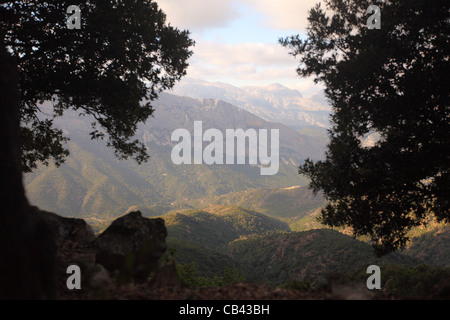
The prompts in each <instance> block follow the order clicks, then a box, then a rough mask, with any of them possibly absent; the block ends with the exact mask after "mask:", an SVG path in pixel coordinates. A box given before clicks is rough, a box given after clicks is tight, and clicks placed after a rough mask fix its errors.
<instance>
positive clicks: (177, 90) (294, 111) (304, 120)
mask: <svg viewBox="0 0 450 320" xmlns="http://www.w3.org/2000/svg"><path fill="white" fill-rule="evenodd" d="M172 93H174V94H176V95H179V96H186V97H191V98H197V99H208V98H214V99H219V100H221V101H225V102H228V103H231V104H233V105H235V106H238V107H240V108H242V109H244V110H247V111H249V112H251V113H253V114H255V115H257V116H259V117H261V118H262V119H264V120H267V121H271V122H280V123H282V124H284V125H287V126H291V127H295V128H301V127H304V126H307V127H308V126H318V127H322V128H328V127H329V124H330V123H329V120H330V119H329V118H330V112H331V107H330V106H329V104H328V102H327V101H326V99H325V97H324V96H323V94H321V93H316V94H314V95H312V96H311V97H307V98H306V97H303V95H302V94H301V93H300V92H299V91H298V90H293V89H289V88H287V87H286V86H283V85H281V84H271V85H267V86H244V87H236V86H233V85H230V84H226V83H221V82H208V81H202V80H196V79H190V78H186V79H183V81H182V82H180V83H178V84H177V85H176V86H175V87H174V88H173V90H172Z"/></svg>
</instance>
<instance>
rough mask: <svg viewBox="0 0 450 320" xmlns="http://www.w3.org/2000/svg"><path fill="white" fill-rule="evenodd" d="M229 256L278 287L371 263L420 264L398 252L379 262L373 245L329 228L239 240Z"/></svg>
mask: <svg viewBox="0 0 450 320" xmlns="http://www.w3.org/2000/svg"><path fill="white" fill-rule="evenodd" d="M228 254H229V255H230V256H231V257H232V258H233V259H235V260H237V261H240V262H241V263H245V264H247V265H248V266H249V267H251V268H254V270H255V272H256V273H257V274H258V275H259V277H260V278H262V279H268V280H269V281H270V282H271V283H273V284H276V285H280V284H283V283H286V282H290V281H293V280H295V281H318V280H319V279H320V278H323V277H325V276H326V274H327V273H330V272H341V273H351V272H355V271H357V270H358V268H362V267H363V266H364V265H365V264H367V263H371V264H377V265H379V266H381V265H384V264H385V263H388V262H390V263H395V264H399V265H413V264H414V263H415V262H416V261H415V260H414V259H413V258H410V257H406V256H404V255H401V254H398V253H396V254H391V255H388V256H386V257H384V258H383V259H382V260H381V259H377V258H376V257H374V256H373V253H372V249H371V246H370V245H369V244H367V243H364V242H361V241H359V240H354V239H353V238H352V237H350V236H347V235H344V234H342V233H340V232H338V231H335V230H327V229H317V230H309V231H305V232H297V233H286V234H275V235H271V236H267V237H259V238H257V239H249V240H244V241H235V242H233V243H232V244H231V245H230V246H229V247H228Z"/></svg>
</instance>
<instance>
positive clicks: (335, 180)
mask: <svg viewBox="0 0 450 320" xmlns="http://www.w3.org/2000/svg"><path fill="white" fill-rule="evenodd" d="M370 4H371V2H369V1H361V0H348V1H341V0H330V1H325V6H320V4H318V5H316V6H315V7H314V8H312V9H311V10H310V11H309V17H308V28H307V34H306V36H305V35H294V36H291V37H287V38H284V39H280V44H281V45H283V46H284V47H287V48H288V49H289V50H290V51H289V52H290V54H291V55H293V56H294V57H297V58H299V66H298V69H297V72H298V74H299V75H300V76H303V77H313V78H314V80H315V81H316V82H317V83H319V82H320V83H322V84H323V85H324V86H325V95H326V98H327V101H329V103H330V105H331V107H332V109H333V113H332V116H331V126H330V130H329V134H328V135H329V138H330V141H329V143H328V145H327V151H326V156H325V160H319V161H315V160H313V159H307V160H306V161H305V163H304V164H303V165H301V166H300V168H299V173H301V174H304V175H306V176H308V177H309V178H310V179H311V183H310V186H311V187H312V188H313V190H314V191H315V192H319V191H320V192H323V193H324V194H325V195H326V197H327V199H328V200H329V203H328V204H327V206H325V207H324V208H323V210H322V212H321V220H322V222H323V223H324V224H327V225H329V226H331V227H347V226H348V227H350V228H351V229H352V231H353V233H354V234H355V235H356V236H361V235H365V236H368V237H370V239H371V242H372V245H373V249H374V252H376V254H377V255H379V256H381V255H384V254H387V253H389V252H392V251H396V250H399V249H401V248H404V247H405V246H406V244H407V242H408V236H407V232H408V231H409V230H410V228H411V227H415V226H419V225H421V224H422V223H423V222H424V221H426V220H427V219H428V218H429V217H430V216H432V217H435V219H436V220H437V221H439V222H444V223H449V222H450V202H449V201H448V197H449V191H450V189H449V186H450V170H449V159H450V148H449V147H448V144H449V138H448V137H449V135H448V133H449V132H450V122H449V118H450V108H449V105H450V95H449V94H448V85H447V84H448V83H449V82H450V72H449V67H450V64H449V61H448V57H449V45H448V39H449V37H448V34H450V24H449V23H448V12H449V8H450V6H449V2H448V1H447V0H430V1H426V2H423V1H420V0H398V1H387V0H379V1H376V2H375V4H376V5H377V6H378V7H379V9H380V10H381V12H382V16H383V18H381V20H382V26H381V27H380V28H378V30H372V28H369V27H366V26H367V23H368V22H367V21H368V20H367V15H366V12H367V8H368V6H369V5H370ZM378 22H379V21H378ZM372 134H375V136H378V137H379V138H378V139H373V140H372V141H373V142H374V143H373V144H372V145H367V144H365V143H364V140H366V138H367V137H368V136H370V135H372Z"/></svg>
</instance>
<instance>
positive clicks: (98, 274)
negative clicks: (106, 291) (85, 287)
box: [89, 264, 111, 288]
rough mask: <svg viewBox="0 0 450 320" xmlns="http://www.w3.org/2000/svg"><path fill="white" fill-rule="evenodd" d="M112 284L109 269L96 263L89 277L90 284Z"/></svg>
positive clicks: (93, 285)
mask: <svg viewBox="0 0 450 320" xmlns="http://www.w3.org/2000/svg"><path fill="white" fill-rule="evenodd" d="M110 284H111V278H110V276H109V272H108V270H106V269H105V268H104V267H103V266H102V265H100V264H96V265H95V266H94V270H93V271H92V275H91V278H90V279H89V285H90V286H91V287H92V288H105V287H107V286H108V285H110Z"/></svg>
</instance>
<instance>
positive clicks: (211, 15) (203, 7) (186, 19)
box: [157, 0, 239, 31]
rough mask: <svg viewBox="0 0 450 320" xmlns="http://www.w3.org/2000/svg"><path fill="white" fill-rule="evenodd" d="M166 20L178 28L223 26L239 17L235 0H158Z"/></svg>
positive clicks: (199, 28) (195, 28) (196, 29)
mask: <svg viewBox="0 0 450 320" xmlns="http://www.w3.org/2000/svg"><path fill="white" fill-rule="evenodd" d="M157 2H158V5H159V7H160V8H161V9H162V10H163V11H164V12H165V13H166V15H167V20H168V22H170V23H171V25H173V26H175V27H177V28H179V29H189V30H195V31H199V30H203V29H206V28H213V27H225V26H227V25H228V23H229V22H231V21H233V20H236V19H238V18H239V12H238V10H237V8H236V6H235V5H234V4H233V3H235V2H236V1H235V0H158V1H157Z"/></svg>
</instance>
